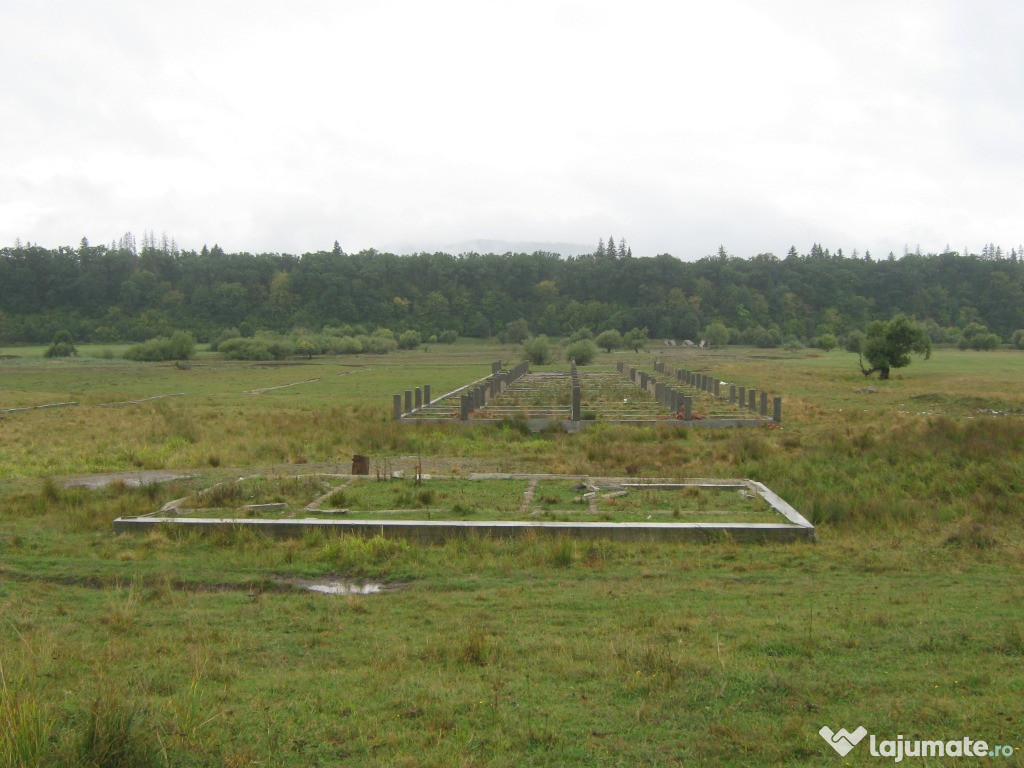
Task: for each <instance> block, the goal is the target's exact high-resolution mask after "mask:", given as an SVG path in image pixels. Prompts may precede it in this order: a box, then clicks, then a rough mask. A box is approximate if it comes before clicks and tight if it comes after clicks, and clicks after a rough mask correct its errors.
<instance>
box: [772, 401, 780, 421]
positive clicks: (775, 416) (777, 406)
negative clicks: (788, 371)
mask: <svg viewBox="0 0 1024 768" xmlns="http://www.w3.org/2000/svg"><path fill="white" fill-rule="evenodd" d="M772 405H773V406H774V408H773V409H772V411H773V412H772V421H774V422H775V423H776V424H780V423H782V398H781V397H776V398H774V399H773V401H772Z"/></svg>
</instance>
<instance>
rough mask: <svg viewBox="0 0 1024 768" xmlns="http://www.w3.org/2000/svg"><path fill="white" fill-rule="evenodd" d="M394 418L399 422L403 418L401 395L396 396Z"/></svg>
mask: <svg viewBox="0 0 1024 768" xmlns="http://www.w3.org/2000/svg"><path fill="white" fill-rule="evenodd" d="M392 418H393V419H395V421H397V420H398V419H400V418H402V396H401V395H395V398H394V403H393V413H392Z"/></svg>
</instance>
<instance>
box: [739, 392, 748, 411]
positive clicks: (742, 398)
mask: <svg viewBox="0 0 1024 768" xmlns="http://www.w3.org/2000/svg"><path fill="white" fill-rule="evenodd" d="M738 402H739V406H740V408H746V407H747V388H746V387H740V388H739V401H738Z"/></svg>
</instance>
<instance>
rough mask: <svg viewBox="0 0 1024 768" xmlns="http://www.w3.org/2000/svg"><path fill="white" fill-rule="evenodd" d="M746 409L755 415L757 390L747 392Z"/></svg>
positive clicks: (752, 389)
mask: <svg viewBox="0 0 1024 768" xmlns="http://www.w3.org/2000/svg"><path fill="white" fill-rule="evenodd" d="M747 408H749V409H750V410H752V411H753V412H754V413H757V390H756V389H754V388H753V387H751V388H750V389H748V390H747Z"/></svg>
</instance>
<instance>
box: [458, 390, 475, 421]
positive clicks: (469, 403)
mask: <svg viewBox="0 0 1024 768" xmlns="http://www.w3.org/2000/svg"><path fill="white" fill-rule="evenodd" d="M472 410H473V400H472V398H471V397H470V396H469V395H462V396H461V397H460V398H459V418H460V419H462V420H463V421H466V419H468V418H469V412H470V411H472Z"/></svg>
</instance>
